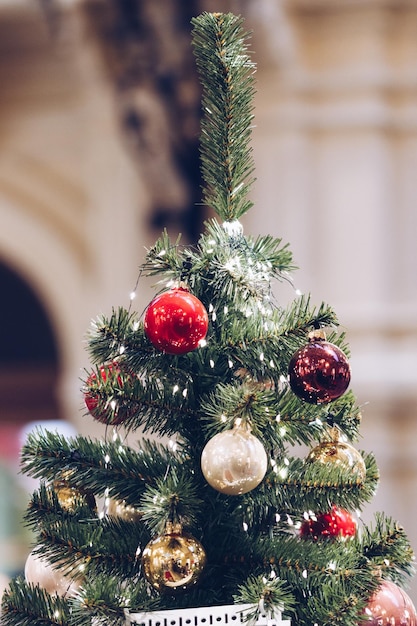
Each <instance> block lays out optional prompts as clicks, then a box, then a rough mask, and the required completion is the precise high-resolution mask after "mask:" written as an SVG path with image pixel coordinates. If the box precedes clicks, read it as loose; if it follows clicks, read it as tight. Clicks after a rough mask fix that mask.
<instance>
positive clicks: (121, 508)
mask: <svg viewBox="0 0 417 626" xmlns="http://www.w3.org/2000/svg"><path fill="white" fill-rule="evenodd" d="M107 514H108V515H112V516H113V517H119V518H121V519H124V520H126V521H128V522H138V521H139V520H140V519H141V517H142V513H141V512H140V511H139V509H135V507H134V506H131V505H130V504H127V502H126V501H125V500H114V499H113V498H112V499H110V501H109V504H108V507H107Z"/></svg>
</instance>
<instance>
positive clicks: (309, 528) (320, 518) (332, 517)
mask: <svg viewBox="0 0 417 626" xmlns="http://www.w3.org/2000/svg"><path fill="white" fill-rule="evenodd" d="M357 526H358V525H357V522H356V520H355V518H354V517H352V515H351V514H350V513H349V512H348V511H345V509H341V508H339V507H337V506H332V508H331V510H330V511H329V512H328V513H318V514H317V515H315V516H314V518H309V519H308V520H306V521H305V522H303V524H302V525H301V528H300V536H301V537H303V538H304V539H313V540H315V541H316V540H317V539H326V538H337V537H339V538H343V537H354V536H355V535H356V531H357Z"/></svg>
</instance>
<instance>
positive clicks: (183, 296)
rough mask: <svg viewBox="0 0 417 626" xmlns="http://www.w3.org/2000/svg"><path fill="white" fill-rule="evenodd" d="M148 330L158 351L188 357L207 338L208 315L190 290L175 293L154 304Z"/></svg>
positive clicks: (147, 319)
mask: <svg viewBox="0 0 417 626" xmlns="http://www.w3.org/2000/svg"><path fill="white" fill-rule="evenodd" d="M144 329H145V333H146V336H147V337H148V339H149V341H150V342H151V343H152V344H153V345H154V346H155V347H156V348H158V350H161V351H162V352H167V353H168V354H185V353H186V352H191V351H192V350H195V348H197V347H198V346H199V344H200V342H201V341H202V340H203V339H204V338H205V336H206V334H207V329H208V315H207V311H206V309H205V307H204V305H203V304H202V302H200V300H199V299H198V298H196V297H195V296H193V294H191V293H190V292H189V291H187V290H186V289H183V288H181V287H179V288H176V289H171V290H170V291H165V292H164V293H161V294H160V295H159V296H157V297H156V298H155V299H154V300H152V302H151V303H150V305H149V306H148V308H147V310H146V313H145V320H144Z"/></svg>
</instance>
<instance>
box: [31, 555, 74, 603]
mask: <svg viewBox="0 0 417 626" xmlns="http://www.w3.org/2000/svg"><path fill="white" fill-rule="evenodd" d="M35 551H36V548H35V549H34V550H32V552H30V554H29V556H28V557H27V559H26V563H25V579H26V582H27V583H29V584H31V585H39V587H41V588H42V589H45V591H47V592H48V593H49V594H57V595H59V596H73V595H75V594H76V592H77V591H78V589H79V588H80V585H81V582H80V576H77V577H74V578H72V577H69V576H68V575H67V574H66V575H64V574H63V571H62V570H61V569H58V568H56V567H53V566H52V565H51V563H49V561H48V560H47V559H46V558H44V557H42V556H41V555H40V554H36V553H35Z"/></svg>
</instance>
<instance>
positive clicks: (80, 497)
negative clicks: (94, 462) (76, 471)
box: [53, 480, 96, 512]
mask: <svg viewBox="0 0 417 626" xmlns="http://www.w3.org/2000/svg"><path fill="white" fill-rule="evenodd" d="M53 488H54V491H55V493H56V495H57V498H58V502H59V504H60V505H61V507H62V508H63V509H65V510H66V511H70V512H71V511H74V510H75V509H76V507H77V506H79V505H80V504H85V505H86V506H89V507H90V509H93V510H95V509H96V500H95V498H94V494H93V492H92V491H89V490H88V489H78V488H76V487H71V486H70V485H69V483H68V482H67V481H66V480H54V482H53Z"/></svg>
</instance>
